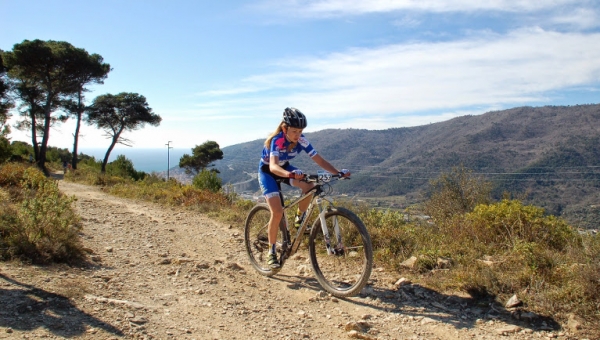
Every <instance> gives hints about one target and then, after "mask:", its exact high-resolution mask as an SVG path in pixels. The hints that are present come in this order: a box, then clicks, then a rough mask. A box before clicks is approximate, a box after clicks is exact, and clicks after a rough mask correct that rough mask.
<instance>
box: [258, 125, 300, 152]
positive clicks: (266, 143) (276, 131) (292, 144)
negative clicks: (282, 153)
mask: <svg viewBox="0 0 600 340" xmlns="http://www.w3.org/2000/svg"><path fill="white" fill-rule="evenodd" d="M284 127H285V128H286V129H287V127H288V126H287V124H286V123H284V122H281V123H279V126H278V127H277V129H275V131H273V132H272V133H271V134H270V135H269V136H268V137H267V140H265V147H266V148H267V149H269V148H270V147H271V141H272V140H273V138H275V136H277V135H278V134H279V133H280V132H281V131H283V128H284ZM296 144H298V143H290V145H289V146H288V151H290V150H292V149H293V148H295V147H296Z"/></svg>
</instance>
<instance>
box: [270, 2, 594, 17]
mask: <svg viewBox="0 0 600 340" xmlns="http://www.w3.org/2000/svg"><path fill="white" fill-rule="evenodd" d="M585 3H589V1H581V0H545V1H539V0H529V1H522V0H492V1H480V0H370V1H364V0H287V1H285V0H284V1H282V0H266V1H262V2H261V3H260V5H259V7H260V8H262V9H263V10H267V9H268V10H270V11H281V12H284V13H292V14H295V15H299V16H306V17H310V16H314V17H329V16H340V15H361V14H366V13H383V12H394V11H407V10H408V11H427V12H437V13H439V12H473V11H504V12H529V11H538V10H543V9H553V8H557V7H562V6H566V5H582V4H585Z"/></svg>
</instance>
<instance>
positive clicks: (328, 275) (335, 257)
mask: <svg viewBox="0 0 600 340" xmlns="http://www.w3.org/2000/svg"><path fill="white" fill-rule="evenodd" d="M325 221H326V225H325V228H323V226H322V225H321V220H320V219H319V218H317V220H316V221H315V223H314V224H313V227H312V231H311V234H310V239H309V251H310V260H311V263H312V267H313V271H314V273H315V275H316V278H317V280H318V281H319V283H320V284H321V286H322V287H323V288H324V289H325V290H326V291H327V292H329V293H331V294H332V295H333V296H337V297H348V296H354V295H356V294H358V293H360V291H361V289H362V288H363V287H364V286H365V285H366V284H367V280H368V279H369V277H370V275H371V267H372V266H373V248H372V245H371V237H370V236H369V233H368V231H367V228H366V227H365V225H364V224H363V222H362V221H361V220H360V218H358V216H356V214H354V213H353V212H352V211H350V210H348V209H345V208H331V210H330V211H328V212H327V213H326V214H325ZM324 229H325V230H326V231H327V234H328V236H329V237H328V238H327V237H325V233H324ZM328 239H329V240H328Z"/></svg>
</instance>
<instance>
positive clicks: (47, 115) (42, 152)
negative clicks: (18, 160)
mask: <svg viewBox="0 0 600 340" xmlns="http://www.w3.org/2000/svg"><path fill="white" fill-rule="evenodd" d="M50 98H51V96H50V95H48V99H47V101H46V105H45V107H44V135H43V136H42V145H41V146H40V159H39V162H38V166H39V167H40V169H41V170H42V171H43V172H44V174H45V175H46V176H50V171H48V168H46V151H47V150H48V139H50V122H51V121H52V120H51V115H52V107H51V105H50V102H51V99H50Z"/></svg>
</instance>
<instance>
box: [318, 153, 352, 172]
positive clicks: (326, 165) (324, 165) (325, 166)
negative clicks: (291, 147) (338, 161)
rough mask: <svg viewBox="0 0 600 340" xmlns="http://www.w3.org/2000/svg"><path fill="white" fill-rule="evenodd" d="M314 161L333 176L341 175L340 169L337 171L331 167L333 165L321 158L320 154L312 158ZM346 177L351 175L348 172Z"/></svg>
mask: <svg viewBox="0 0 600 340" xmlns="http://www.w3.org/2000/svg"><path fill="white" fill-rule="evenodd" d="M312 160H313V161H315V163H317V164H318V165H319V166H320V167H321V168H323V169H324V170H326V171H329V172H330V173H332V174H337V173H339V170H338V169H336V168H335V167H334V166H333V165H331V163H329V162H328V161H327V160H325V158H323V157H321V155H319V154H316V155H314V156H313V157H312ZM345 176H346V177H347V176H350V173H349V172H348V173H347V174H346V175H345Z"/></svg>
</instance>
